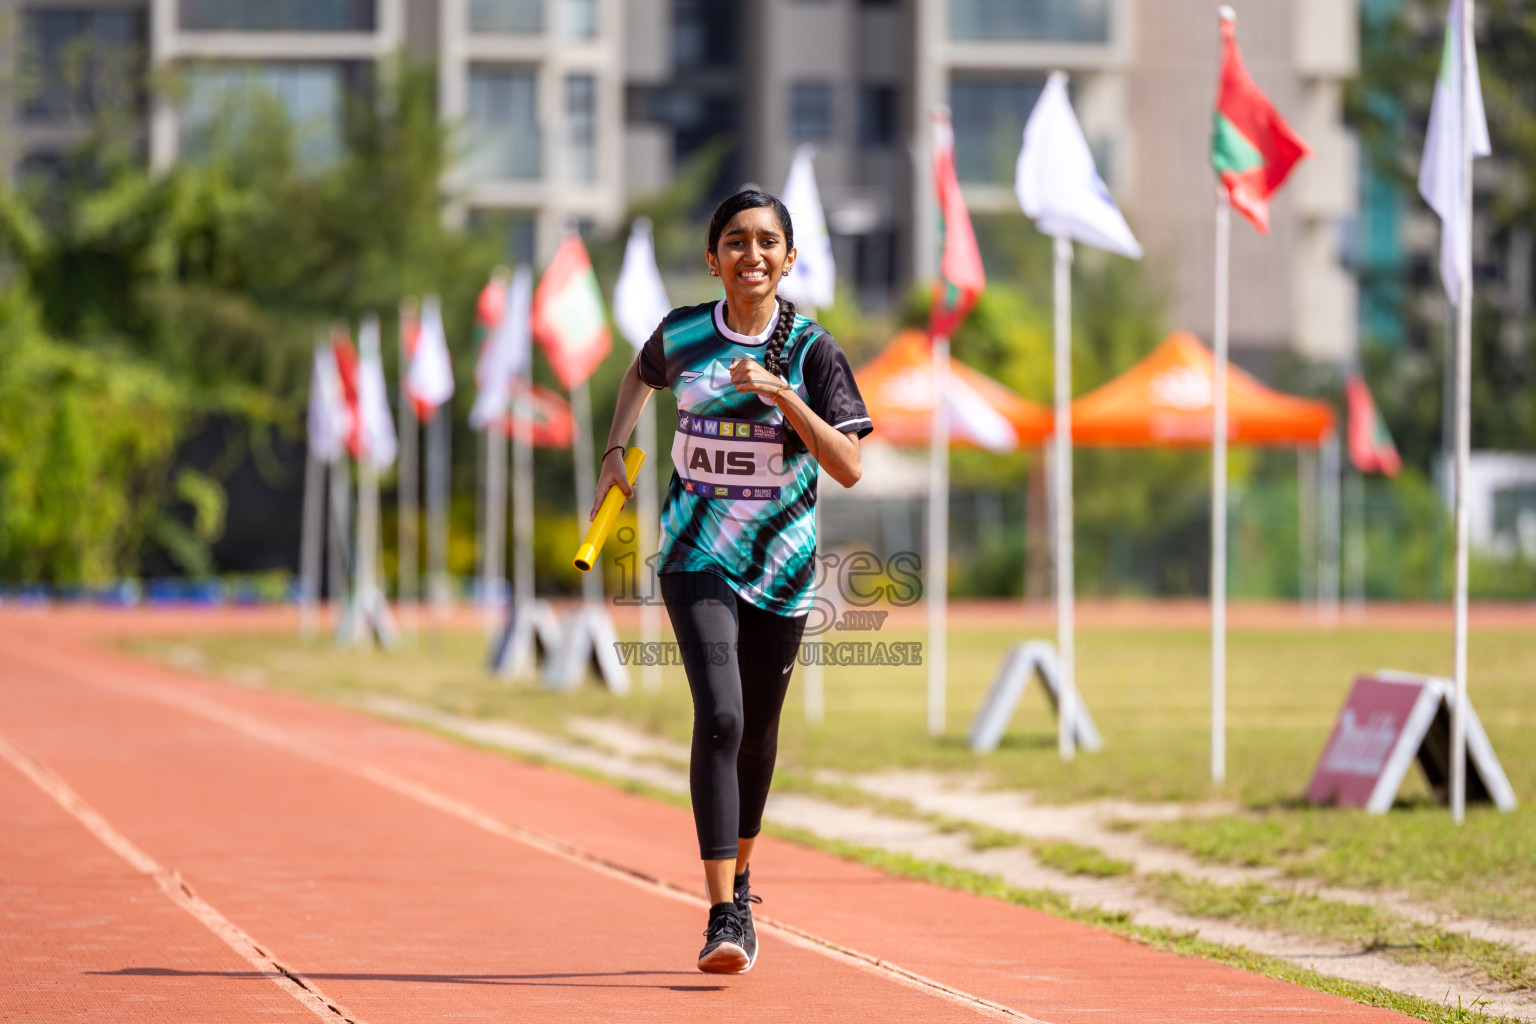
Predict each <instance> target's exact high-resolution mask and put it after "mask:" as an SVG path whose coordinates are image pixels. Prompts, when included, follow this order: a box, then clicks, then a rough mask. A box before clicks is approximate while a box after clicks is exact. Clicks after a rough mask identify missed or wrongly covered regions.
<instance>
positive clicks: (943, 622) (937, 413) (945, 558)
mask: <svg viewBox="0 0 1536 1024" xmlns="http://www.w3.org/2000/svg"><path fill="white" fill-rule="evenodd" d="M948 390H949V339H948V338H947V337H942V336H941V337H936V338H934V339H933V422H932V426H931V433H930V436H929V440H928V734H929V735H930V736H939V735H942V734H943V732H944V670H945V659H946V656H947V652H946V648H945V640H946V636H945V629H946V627H947V625H948V622H947V618H948V587H949V407H948V403H947V402H946V400H945V399H946V394H947V392H948Z"/></svg>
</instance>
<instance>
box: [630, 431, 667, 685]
mask: <svg viewBox="0 0 1536 1024" xmlns="http://www.w3.org/2000/svg"><path fill="white" fill-rule="evenodd" d="M639 434H640V437H639V444H640V450H641V451H643V452H645V465H644V466H642V467H640V480H639V484H640V493H639V495H638V497H639V501H640V503H639V507H638V515H639V518H640V524H639V525H640V529H639V531H638V533H639V541H640V552H639V557H638V558H636V559H635V588H636V589H637V590H638V592H639V594H640V601H641V604H640V641H641V642H642V643H644V644H654V643H658V642H660V640H661V607H660V605H659V604H657V602H658V601H660V600H661V597H660V595H659V594H658V593H657V587H656V574H655V572H653V571H652V569H651V566H650V564H649V563H648V562H647V561H646V559H648V558H651V557H652V556H654V555H655V554H656V547H657V537H656V534H657V531H658V530H659V528H660V519H661V513H660V511H659V502H658V499H657V490H656V488H657V476H656V463H657V462H659V461H660V459H661V453H660V452H658V451H657V450H656V404H655V403H654V402H646V403H645V409H644V410H642V411H641V413H640V425H639ZM658 661H659V659H658ZM640 685H641V687H642V688H643V689H645V690H647V691H649V692H651V693H654V692H656V691H657V690H659V689H661V665H660V664H656V665H642V666H641V668H640Z"/></svg>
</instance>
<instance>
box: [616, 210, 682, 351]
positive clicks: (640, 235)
mask: <svg viewBox="0 0 1536 1024" xmlns="http://www.w3.org/2000/svg"><path fill="white" fill-rule="evenodd" d="M671 311H672V303H670V302H668V301H667V287H666V285H665V284H663V283H662V280H661V271H660V270H659V269H657V267H656V246H655V243H654V242H653V241H652V239H651V221H650V218H649V217H637V218H635V226H634V227H633V228H631V229H630V232H629V244H628V245H626V246H625V247H624V266H623V268H622V269H620V270H619V283H618V284H616V285H614V286H613V319H614V322H615V323H617V324H618V325H619V332H620V333H621V334H623V335H624V339H625V340H626V341H628V342H629V343H630V345H631V346H632V347H633V348H634V349H635V351H637V352H638V351H639V350H640V348H641V346H643V345H644V344H645V343H646V342H647V341H649V340H650V337H651V335H652V334H654V333H655V331H656V326H657V325H658V324H660V323H661V321H662V319H663V318H664V317H665V316H666V315H667V314H668V313H669V312H671Z"/></svg>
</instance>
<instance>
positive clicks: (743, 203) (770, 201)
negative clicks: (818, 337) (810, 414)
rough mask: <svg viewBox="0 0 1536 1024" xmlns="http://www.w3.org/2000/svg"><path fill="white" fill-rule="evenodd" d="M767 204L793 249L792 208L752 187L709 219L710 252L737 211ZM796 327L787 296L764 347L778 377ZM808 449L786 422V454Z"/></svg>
mask: <svg viewBox="0 0 1536 1024" xmlns="http://www.w3.org/2000/svg"><path fill="white" fill-rule="evenodd" d="M765 206H768V207H772V208H773V217H774V219H775V220H777V221H778V222H779V229H780V230H781V231H783V232H784V248H785V250H786V251H788V250H790V249H793V248H794V247H795V224H794V221H793V220H792V219H791V218H790V216H789V207H787V206H785V205H784V203H783V202H782V201H781V200H780V199H779V197H778V196H776V195H773V194H771V193H768V192H762V191H759V190H758V189H755V188H749V189H743V190H742V191H740V192H737V193H736V194H735V195H733V196H731V197H730V198H728V199H726V200H724V201H723V202H721V204H720V205H719V206H717V207H715V213H714V216H712V217H710V218H709V251H710V252H715V251H716V248H717V247H718V246H719V244H720V235H721V234H722V233H724V231H725V227H726V225H727V224H729V223H730V222H731V221H732V219H734V218H735V216H736V215H737V214H738V213H740V212H741V211H743V210H760V209H762V208H763V207H765ZM794 328H795V304H794V303H793V302H791V301H789V300H788V299H785V298H780V299H779V319H778V321H777V322H776V323H775V324H774V326H773V333H772V334H771V335H769V336H768V343H767V344H766V345H765V346H763V367H764V368H765V369H767V371H768V372H769V373H771V374H773V375H774V376H776V377H783V376H784V361H783V358H782V357H783V354H784V346H785V345H787V344H789V336H790V333H791V332H792V331H793V330H794ZM807 450H808V449H807V448H806V447H805V444H804V443H803V442H802V441H801V440H800V437H799V435H797V434H796V433H795V430H794V428H793V427H791V426H790V425H789V423H788V421H786V422H785V423H784V455H785V456H786V457H787V456H790V455H793V454H795V453H797V452H804V451H807Z"/></svg>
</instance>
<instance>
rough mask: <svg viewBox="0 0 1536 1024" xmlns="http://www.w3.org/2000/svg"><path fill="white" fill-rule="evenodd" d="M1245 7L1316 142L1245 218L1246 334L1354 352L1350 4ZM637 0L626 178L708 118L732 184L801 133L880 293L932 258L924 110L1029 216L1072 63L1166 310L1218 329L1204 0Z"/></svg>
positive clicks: (994, 193) (851, 260) (1004, 204)
mask: <svg viewBox="0 0 1536 1024" xmlns="http://www.w3.org/2000/svg"><path fill="white" fill-rule="evenodd" d="M1234 6H1235V7H1236V8H1237V11H1238V15H1239V25H1240V36H1241V41H1242V45H1243V48H1244V52H1245V56H1246V58H1247V62H1248V65H1249V69H1250V71H1251V72H1252V73H1253V75H1254V77H1255V78H1256V79H1257V81H1258V82H1259V84H1260V86H1261V87H1263V88H1264V89H1265V90H1266V91H1267V92H1268V93H1269V94H1270V96H1271V97H1272V98H1273V99H1274V100H1275V102H1276V104H1277V105H1278V106H1279V107H1280V109H1281V110H1282V111H1283V112H1285V114H1286V115H1287V117H1288V118H1289V119H1290V120H1291V122H1292V123H1293V125H1295V127H1296V128H1297V130H1298V131H1299V132H1301V134H1302V135H1303V136H1304V137H1305V138H1306V139H1307V140H1308V141H1309V142H1310V143H1311V144H1312V146H1313V147H1314V149H1315V150H1316V156H1315V157H1314V158H1313V159H1312V160H1309V161H1307V162H1305V163H1304V164H1303V165H1302V167H1301V168H1300V169H1299V170H1298V172H1297V174H1296V177H1295V179H1294V181H1293V182H1292V183H1291V184H1290V186H1288V188H1287V189H1286V190H1285V191H1284V192H1283V193H1282V194H1281V196H1280V197H1279V199H1278V201H1277V202H1276V204H1275V212H1274V224H1273V227H1272V230H1271V232H1270V234H1269V235H1267V236H1264V237H1259V236H1257V235H1256V234H1255V233H1254V232H1253V231H1252V230H1251V229H1250V228H1248V226H1247V225H1246V224H1240V225H1239V226H1238V230H1237V231H1236V232H1235V233H1234V245H1233V264H1232V341H1233V345H1234V347H1235V348H1237V349H1238V350H1240V351H1244V350H1245V351H1246V352H1248V353H1249V354H1250V355H1251V356H1252V358H1254V359H1256V360H1262V359H1263V358H1264V354H1265V353H1277V352H1281V351H1287V350H1290V351H1295V352H1298V353H1300V354H1302V355H1303V356H1305V357H1307V358H1309V359H1313V360H1319V361H1330V362H1336V361H1347V360H1349V359H1350V358H1352V357H1353V354H1354V352H1355V348H1356V345H1357V334H1358V329H1357V311H1356V306H1357V298H1356V285H1355V281H1354V278H1353V277H1352V275H1351V272H1350V271H1349V270H1348V269H1347V268H1346V267H1345V265H1344V262H1343V257H1342V244H1343V238H1344V237H1345V236H1346V234H1347V232H1348V229H1349V227H1350V225H1351V224H1352V221H1353V218H1354V216H1355V213H1356V209H1357V206H1358V186H1357V172H1356V164H1357V160H1358V157H1357V154H1356V148H1355V146H1354V143H1353V140H1352V139H1351V137H1350V136H1349V135H1348V134H1347V133H1346V132H1345V130H1344V128H1343V126H1342V122H1341V116H1342V113H1341V97H1342V87H1343V82H1344V81H1345V80H1346V79H1347V78H1349V77H1350V76H1351V75H1353V74H1354V72H1355V69H1356V62H1357V50H1358V40H1357V29H1356V22H1357V7H1356V2H1355V0H1248V2H1246V3H1244V2H1238V3H1236V4H1235V5H1234ZM629 10H630V14H631V27H630V28H628V29H627V30H626V32H627V36H626V50H625V58H626V62H627V65H628V72H627V74H628V78H629V82H630V99H631V102H630V103H629V104H628V114H627V116H628V123H627V125H626V129H625V140H626V141H625V153H626V165H627V170H628V173H629V174H630V184H631V188H632V190H638V191H644V190H647V189H650V188H654V187H656V186H657V185H658V184H659V183H661V182H664V181H666V180H667V179H668V178H669V176H670V174H671V173H673V171H675V169H676V167H677V165H678V163H679V162H680V161H682V160H683V159H686V157H687V156H688V155H689V154H690V153H692V152H694V151H696V149H697V147H698V145H699V144H700V141H701V140H702V139H705V138H707V137H709V136H710V135H711V133H718V134H725V135H729V136H731V137H732V138H733V139H734V140H735V143H736V148H735V150H734V156H735V161H736V162H735V164H734V165H733V172H734V173H733V175H732V176H730V183H731V184H732V185H734V184H736V183H739V182H742V181H748V180H750V181H755V182H758V183H761V184H764V185H767V186H768V187H776V186H778V185H779V184H780V183H781V182H782V181H783V180H784V176H785V174H786V172H787V170H788V166H789V161H790V158H791V156H792V154H793V152H794V150H795V148H796V146H798V145H799V144H801V143H812V144H814V145H816V146H817V147H818V148H817V156H816V170H817V176H818V180H819V183H820V185H821V189H822V196H823V200H824V202H825V204H826V206H827V215H828V222H829V227H830V229H831V231H832V234H833V241H834V248H835V252H836V255H837V258H838V264H839V268H840V273H841V274H842V276H844V277H845V278H846V279H847V280H849V281H850V282H852V283H854V284H855V285H857V287H858V289H859V291H860V294H861V297H862V298H863V299H864V300H865V301H867V302H872V303H873V304H876V305H879V304H881V303H882V302H883V301H884V300H885V299H886V298H887V297H889V296H891V295H894V294H896V293H897V292H898V291H899V290H900V289H901V288H904V287H905V286H906V285H907V284H908V283H909V282H911V281H912V280H921V279H923V278H925V277H928V276H930V275H931V274H932V273H933V269H934V266H935V264H936V261H937V237H936V217H935V212H934V208H933V198H932V194H931V186H930V184H929V178H928V171H927V168H928V166H929V163H928V160H929V152H930V150H929V145H930V135H929V131H928V128H929V122H930V117H931V113H932V111H933V110H934V109H935V108H936V107H939V106H946V107H948V109H949V111H950V113H951V118H952V123H953V125H954V130H955V139H956V158H957V165H958V167H957V169H958V172H959V175H960V178H961V182H962V184H963V185H964V187H965V191H966V196H967V200H968V202H969V203H970V206H971V209H972V210H973V211H974V212H975V213H976V214H978V215H986V214H1015V215H1016V214H1017V209H1018V207H1017V202H1016V200H1015V199H1014V196H1013V189H1012V182H1013V166H1014V160H1015V157H1016V156H1017V153H1018V148H1019V142H1020V136H1021V133H1022V129H1023V125H1024V122H1025V120H1026V119H1027V118H1028V115H1029V111H1030V109H1031V107H1032V106H1033V104H1034V101H1035V98H1036V97H1037V96H1038V95H1039V92H1040V90H1041V88H1042V87H1043V85H1044V82H1045V79H1046V76H1047V75H1048V74H1049V73H1050V72H1051V71H1052V70H1055V69H1062V70H1065V71H1067V72H1068V73H1069V75H1070V76H1071V90H1072V95H1073V102H1074V104H1075V106H1076V108H1077V111H1078V114H1079V117H1080V119H1081V120H1082V123H1083V127H1084V131H1085V133H1086V134H1087V136H1088V139H1089V142H1090V145H1091V146H1092V147H1093V149H1094V151H1095V154H1096V157H1097V159H1098V162H1099V165H1100V170H1101V173H1102V174H1103V177H1104V178H1105V180H1106V182H1107V183H1108V185H1109V186H1110V188H1111V190H1112V191H1113V192H1114V194H1115V196H1116V198H1117V200H1118V201H1119V202H1120V203H1121V205H1122V207H1123V208H1124V209H1125V211H1126V213H1127V216H1128V217H1129V219H1130V221H1131V223H1132V225H1133V227H1134V228H1135V229H1136V230H1137V232H1138V234H1139V235H1140V236H1141V239H1142V241H1143V243H1144V244H1145V246H1146V248H1147V266H1148V270H1149V273H1150V274H1151V276H1152V279H1153V281H1154V283H1155V284H1156V286H1157V287H1158V289H1159V290H1160V291H1161V292H1162V294H1164V295H1165V296H1166V297H1167V299H1168V304H1169V310H1168V312H1169V318H1170V320H1171V322H1172V323H1174V324H1176V325H1179V326H1183V327H1188V328H1190V329H1192V330H1195V331H1197V332H1199V333H1202V334H1204V335H1206V336H1207V337H1209V334H1210V329H1211V324H1212V320H1213V298H1214V296H1213V272H1214V265H1213V254H1212V240H1213V237H1214V232H1215V227H1214V225H1215V205H1214V195H1215V182H1214V178H1213V176H1212V173H1211V171H1210V169H1209V165H1208V162H1207V153H1208V150H1209V145H1210V142H1209V133H1210V123H1211V110H1212V105H1213V103H1214V99H1215V89H1216V74H1217V64H1218V58H1219V46H1218V35H1217V18H1216V7H1215V5H1214V4H1211V3H1209V2H1207V0H758V2H756V3H745V4H713V3H708V2H707V0H631V3H630V6H629ZM641 26H649V27H648V28H642V27H641ZM668 28H670V30H671V36H672V38H671V44H672V45H671V47H670V48H669V47H668V46H667V45H666V44H667V42H668V40H667V38H666V31H667V29H668ZM669 49H670V54H669ZM669 56H671V57H672V60H670V61H669ZM705 66H707V67H710V68H714V69H716V70H715V72H714V77H713V78H712V79H711V78H710V77H709V76H707V75H705V76H701V75H700V73H699V69H700V68H701V67H705ZM722 68H723V69H725V70H724V71H721V70H720V69H722ZM637 99H638V102H637Z"/></svg>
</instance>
